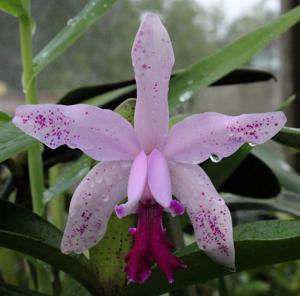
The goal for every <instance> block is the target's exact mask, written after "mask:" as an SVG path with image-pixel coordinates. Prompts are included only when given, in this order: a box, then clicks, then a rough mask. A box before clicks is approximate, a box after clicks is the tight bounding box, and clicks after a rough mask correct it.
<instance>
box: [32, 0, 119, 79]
mask: <svg viewBox="0 0 300 296" xmlns="http://www.w3.org/2000/svg"><path fill="white" fill-rule="evenodd" d="M115 2H116V0H90V1H89V2H88V3H87V4H86V5H85V6H84V8H83V9H82V10H81V11H80V12H79V14H78V15H77V16H75V17H74V18H72V19H70V20H68V22H67V26H66V27H65V28H64V29H62V31H60V32H59V33H58V34H57V35H56V36H55V37H54V38H53V39H52V40H51V41H50V42H49V43H48V44H47V45H46V46H45V48H43V49H42V50H41V51H40V52H39V53H38V54H37V56H36V57H35V58H34V76H36V75H37V74H38V73H39V72H40V71H41V70H43V69H44V68H45V67H46V66H47V65H48V64H50V63H51V62H53V61H54V60H55V59H56V58H57V57H59V56H60V55H61V54H62V53H63V52H64V51H65V50H66V49H67V48H69V47H70V46H71V45H72V44H73V43H74V42H75V41H76V40H77V39H78V38H79V37H80V36H81V35H83V34H84V33H85V32H86V31H87V30H88V29H89V27H90V26H91V25H92V24H93V23H95V22H96V21H97V20H98V19H99V17H101V16H102V15H103V14H104V13H105V12H106V11H107V10H108V9H109V8H110V7H111V6H112V5H113V4H114V3H115Z"/></svg>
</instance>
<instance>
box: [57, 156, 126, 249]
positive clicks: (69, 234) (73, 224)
mask: <svg viewBox="0 0 300 296" xmlns="http://www.w3.org/2000/svg"><path fill="white" fill-rule="evenodd" d="M130 166H131V162H130V161H108V162H103V163H100V164H97V165H96V166H95V167H94V168H93V169H92V170H91V171H90V172H89V173H88V175H87V176H86V177H85V178H84V179H83V180H82V182H81V183H80V184H79V186H78V187H77V189H76V191H75V193H74V196H73V197H72V201H71V205H70V209H69V217H68V222H67V226H66V228H65V232H64V236H63V240H62V242H61V250H62V252H64V253H68V252H71V251H73V252H76V253H81V252H83V251H84V250H86V249H88V248H90V247H92V246H93V245H95V244H96V243H97V242H98V241H99V240H100V239H101V238H102V237H103V235H104V234H105V231H106V226H107V222H108V219H109V218H110V216H111V213H112V212H113V210H114V207H115V205H116V204H117V203H118V202H119V201H120V200H122V199H123V198H125V197H126V194H127V183H128V176H129V172H130Z"/></svg>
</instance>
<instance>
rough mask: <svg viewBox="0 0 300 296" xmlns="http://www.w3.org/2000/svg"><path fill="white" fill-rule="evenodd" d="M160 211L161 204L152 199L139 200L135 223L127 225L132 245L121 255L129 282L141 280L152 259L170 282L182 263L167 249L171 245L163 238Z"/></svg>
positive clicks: (147, 272) (148, 274)
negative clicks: (128, 250) (132, 238)
mask: <svg viewBox="0 0 300 296" xmlns="http://www.w3.org/2000/svg"><path fill="white" fill-rule="evenodd" d="M162 215H163V209H162V207H161V206H160V205H159V204H157V203H156V202H154V203H153V200H152V201H151V202H150V200H149V201H148V202H147V201H145V200H144V202H142V203H140V204H139V208H138V225H137V227H136V228H130V229H129V233H130V234H131V235H133V236H134V246H133V248H132V250H131V251H130V252H129V254H128V255H127V256H126V258H125V261H126V263H127V264H126V267H125V272H126V273H127V278H128V281H129V282H136V283H143V282H145V281H146V280H147V279H148V278H149V277H150V275H151V265H152V263H153V262H156V263H157V265H158V266H159V267H160V269H161V270H162V272H163V273H164V274H165V276H166V277H167V279H168V281H169V283H172V282H173V279H174V274H175V272H176V270H178V269H180V268H183V267H185V265H184V263H183V261H182V260H181V259H179V258H177V257H176V256H174V255H173V254H172V253H171V249H172V248H173V245H172V244H171V243H170V242H169V241H168V239H167V236H166V230H165V229H164V227H163V224H162Z"/></svg>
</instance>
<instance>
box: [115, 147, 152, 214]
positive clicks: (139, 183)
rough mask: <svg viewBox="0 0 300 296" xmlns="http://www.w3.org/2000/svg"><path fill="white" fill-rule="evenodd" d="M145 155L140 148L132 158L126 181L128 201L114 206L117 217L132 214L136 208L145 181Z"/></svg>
mask: <svg viewBox="0 0 300 296" xmlns="http://www.w3.org/2000/svg"><path fill="white" fill-rule="evenodd" d="M147 162H148V160H147V156H146V154H145V152H144V151H143V150H142V151H141V152H140V153H139V154H138V155H137V157H136V158H135V159H134V161H133V164H132V167H131V170H130V175H129V181H128V201H127V202H126V203H125V204H121V205H118V206H116V208H115V210H116V214H117V216H118V217H119V218H122V217H124V216H127V215H129V214H132V213H134V212H135V211H136V209H137V204H138V202H139V200H140V198H141V196H142V194H143V192H144V188H145V185H146V181H147Z"/></svg>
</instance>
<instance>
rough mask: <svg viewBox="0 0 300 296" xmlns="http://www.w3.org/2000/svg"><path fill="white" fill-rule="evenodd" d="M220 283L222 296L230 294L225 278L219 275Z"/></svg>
mask: <svg viewBox="0 0 300 296" xmlns="http://www.w3.org/2000/svg"><path fill="white" fill-rule="evenodd" d="M218 284H219V294H220V296H228V295H229V293H228V289H227V285H226V281H225V278H224V277H219V279H218Z"/></svg>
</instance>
